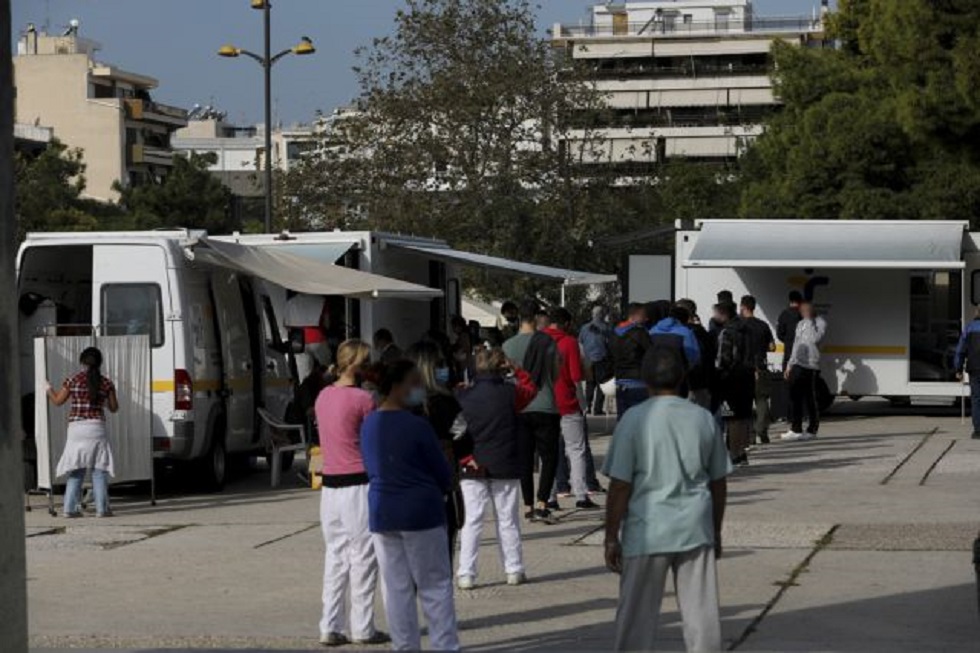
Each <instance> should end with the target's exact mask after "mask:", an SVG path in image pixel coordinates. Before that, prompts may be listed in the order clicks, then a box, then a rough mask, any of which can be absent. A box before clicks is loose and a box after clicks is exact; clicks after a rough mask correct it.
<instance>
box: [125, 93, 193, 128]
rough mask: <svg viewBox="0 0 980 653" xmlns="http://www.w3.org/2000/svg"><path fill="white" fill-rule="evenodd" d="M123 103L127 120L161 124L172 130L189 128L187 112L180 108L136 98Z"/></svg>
mask: <svg viewBox="0 0 980 653" xmlns="http://www.w3.org/2000/svg"><path fill="white" fill-rule="evenodd" d="M123 102H124V104H125V107H126V118H128V119H129V120H136V121H139V122H155V123H161V124H164V125H167V126H168V127H170V128H171V129H178V128H180V127H186V126H187V111H186V110H185V109H181V108H180V107H172V106H169V105H166V104H160V103H159V102H151V101H149V100H139V99H134V98H127V99H126V100H124V101H123Z"/></svg>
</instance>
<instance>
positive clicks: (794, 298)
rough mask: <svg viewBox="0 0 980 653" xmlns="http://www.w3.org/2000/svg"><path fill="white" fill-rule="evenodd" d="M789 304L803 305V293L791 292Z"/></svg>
mask: <svg viewBox="0 0 980 653" xmlns="http://www.w3.org/2000/svg"><path fill="white" fill-rule="evenodd" d="M789 303H790V304H802V303H803V293H801V292H800V291H799V290H791V291H790V292H789Z"/></svg>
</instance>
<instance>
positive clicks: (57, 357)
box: [34, 335, 153, 490]
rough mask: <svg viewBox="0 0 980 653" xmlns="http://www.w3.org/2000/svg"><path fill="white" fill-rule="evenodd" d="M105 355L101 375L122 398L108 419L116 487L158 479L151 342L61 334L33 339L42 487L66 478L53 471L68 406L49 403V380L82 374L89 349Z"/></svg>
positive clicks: (57, 381) (143, 337)
mask: <svg viewBox="0 0 980 653" xmlns="http://www.w3.org/2000/svg"><path fill="white" fill-rule="evenodd" d="M93 346H94V347H98V348H99V349H100V350H101V351H102V357H103V363H102V373H103V374H104V375H105V376H107V377H109V378H110V379H112V382H113V383H114V384H115V385H116V393H117V394H118V396H119V412H118V413H115V414H111V413H109V414H108V415H107V426H108V430H109V441H110V443H111V446H112V455H113V459H114V462H115V468H116V475H115V477H114V478H113V479H112V481H111V482H113V483H131V482H134V481H151V482H152V481H153V438H152V435H151V434H152V430H151V429H152V418H153V412H152V407H151V403H150V402H151V399H152V396H151V388H150V379H151V378H152V376H151V370H150V342H149V337H148V336H146V335H138V336H97V337H91V336H59V337H45V338H37V339H36V340H35V341H34V354H35V356H34V364H35V372H36V374H35V378H36V387H35V392H36V396H37V401H36V404H35V418H36V423H35V435H36V438H37V457H38V489H41V490H51V488H52V487H53V485H54V484H59V485H60V484H63V483H64V481H65V479H58V478H55V477H54V469H55V467H57V465H58V459H59V458H60V457H61V452H62V451H64V448H65V440H66V437H67V430H68V411H69V407H68V405H67V404H66V405H64V406H61V407H58V406H54V405H52V404H51V403H50V402H48V401H47V397H46V396H45V391H44V382H45V380H49V381H50V382H51V384H52V385H53V386H55V387H59V386H60V385H61V384H62V383H63V382H64V380H65V379H67V378H68V377H69V376H71V375H73V374H75V373H76V372H78V371H79V369H80V366H79V363H78V358H79V356H80V355H81V353H82V351H83V350H84V349H85V348H86V347H93Z"/></svg>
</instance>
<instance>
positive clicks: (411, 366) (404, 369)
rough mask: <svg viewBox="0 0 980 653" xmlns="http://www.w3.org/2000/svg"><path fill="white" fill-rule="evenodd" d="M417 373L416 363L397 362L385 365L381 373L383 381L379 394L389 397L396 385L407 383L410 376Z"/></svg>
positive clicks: (407, 361) (379, 386)
mask: <svg viewBox="0 0 980 653" xmlns="http://www.w3.org/2000/svg"><path fill="white" fill-rule="evenodd" d="M414 371H415V363H413V362H412V361H410V360H405V359H402V360H397V361H394V362H393V363H389V364H388V365H385V367H384V371H382V373H381V380H380V381H379V382H378V392H380V393H381V396H383V397H387V396H388V395H390V394H391V391H392V390H393V389H394V387H395V386H396V385H399V384H401V383H404V382H405V379H407V378H408V375H409V374H411V373H412V372H414Z"/></svg>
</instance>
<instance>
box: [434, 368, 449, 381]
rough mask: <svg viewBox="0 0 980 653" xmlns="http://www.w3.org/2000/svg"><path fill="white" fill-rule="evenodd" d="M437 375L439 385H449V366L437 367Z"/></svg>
mask: <svg viewBox="0 0 980 653" xmlns="http://www.w3.org/2000/svg"><path fill="white" fill-rule="evenodd" d="M435 376H436V383H438V384H439V385H449V368H448V367H437V368H436V374H435Z"/></svg>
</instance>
